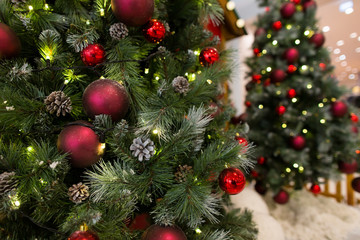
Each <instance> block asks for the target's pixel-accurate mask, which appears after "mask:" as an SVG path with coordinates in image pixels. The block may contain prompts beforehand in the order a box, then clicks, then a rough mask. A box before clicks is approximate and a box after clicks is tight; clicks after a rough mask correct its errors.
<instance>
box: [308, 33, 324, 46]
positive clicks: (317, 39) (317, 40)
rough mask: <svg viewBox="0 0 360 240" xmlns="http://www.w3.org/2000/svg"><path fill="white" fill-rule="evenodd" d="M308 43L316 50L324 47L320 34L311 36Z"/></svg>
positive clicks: (322, 37) (322, 35)
mask: <svg viewBox="0 0 360 240" xmlns="http://www.w3.org/2000/svg"><path fill="white" fill-rule="evenodd" d="M309 41H310V43H312V44H314V45H315V47H316V48H320V47H321V46H322V45H324V42H325V36H324V34H322V33H315V34H314V35H312V37H311V38H310V39H309Z"/></svg>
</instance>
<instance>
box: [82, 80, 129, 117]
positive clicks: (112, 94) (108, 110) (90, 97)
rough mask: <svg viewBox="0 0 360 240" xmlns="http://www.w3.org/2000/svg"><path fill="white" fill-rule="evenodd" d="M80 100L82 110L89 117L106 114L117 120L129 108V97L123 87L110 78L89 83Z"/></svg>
mask: <svg viewBox="0 0 360 240" xmlns="http://www.w3.org/2000/svg"><path fill="white" fill-rule="evenodd" d="M82 100H83V107H84V110H85V112H86V114H87V115H88V116H89V117H90V118H95V116H96V115H100V114H106V115H110V116H111V118H112V120H113V121H115V122H117V121H120V120H121V119H122V118H124V116H125V115H126V113H127V111H128V109H129V97H128V95H127V93H126V90H125V88H124V87H123V86H122V85H120V84H119V83H118V82H116V81H114V80H110V79H99V80H96V81H94V82H92V83H90V84H89V86H87V88H86V89H85V91H84V94H83V97H82Z"/></svg>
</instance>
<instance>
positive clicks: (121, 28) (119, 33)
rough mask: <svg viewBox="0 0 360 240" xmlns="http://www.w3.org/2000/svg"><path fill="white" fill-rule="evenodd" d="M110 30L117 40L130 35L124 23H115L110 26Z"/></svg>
mask: <svg viewBox="0 0 360 240" xmlns="http://www.w3.org/2000/svg"><path fill="white" fill-rule="evenodd" d="M109 32H110V36H111V37H112V38H113V39H116V40H121V39H124V38H125V37H127V35H129V30H128V29H127V27H126V25H125V24H123V23H114V24H113V25H111V26H110V29H109Z"/></svg>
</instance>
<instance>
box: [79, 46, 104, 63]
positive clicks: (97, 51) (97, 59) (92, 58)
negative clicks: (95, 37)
mask: <svg viewBox="0 0 360 240" xmlns="http://www.w3.org/2000/svg"><path fill="white" fill-rule="evenodd" d="M105 59H106V57H105V49H104V48H103V46H101V45H100V44H97V43H96V44H89V45H88V46H87V47H86V48H84V49H83V50H82V51H81V60H82V61H83V63H84V64H85V65H86V66H96V65H98V64H100V63H103V62H104V61H105Z"/></svg>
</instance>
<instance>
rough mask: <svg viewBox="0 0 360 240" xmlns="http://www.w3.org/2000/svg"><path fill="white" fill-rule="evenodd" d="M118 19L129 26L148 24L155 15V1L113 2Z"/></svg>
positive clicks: (112, 6)
mask: <svg viewBox="0 0 360 240" xmlns="http://www.w3.org/2000/svg"><path fill="white" fill-rule="evenodd" d="M111 9H112V11H113V13H114V15H115V16H116V18H117V19H118V20H119V21H120V22H123V23H125V24H126V25H128V26H141V25H144V24H145V23H147V22H148V21H149V20H150V19H151V17H152V15H153V13H154V0H111Z"/></svg>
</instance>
